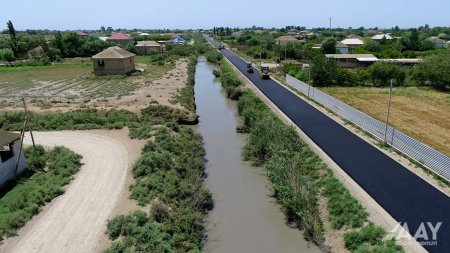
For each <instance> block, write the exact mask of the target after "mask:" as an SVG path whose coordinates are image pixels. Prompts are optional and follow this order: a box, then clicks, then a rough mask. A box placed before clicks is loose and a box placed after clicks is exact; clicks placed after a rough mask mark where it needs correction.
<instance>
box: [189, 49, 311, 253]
mask: <svg viewBox="0 0 450 253" xmlns="http://www.w3.org/2000/svg"><path fill="white" fill-rule="evenodd" d="M213 68H214V66H212V65H211V64H209V63H207V62H205V59H204V58H203V57H201V58H200V59H199V63H198V65H197V72H196V77H195V78H196V79H195V80H196V85H195V98H196V103H197V112H198V114H199V115H200V124H199V127H198V128H199V131H200V133H201V134H202V135H203V138H204V143H205V148H206V155H207V159H208V163H207V173H208V177H207V179H206V181H205V185H206V187H207V188H208V189H209V190H210V191H211V192H212V193H213V195H214V200H215V204H216V205H215V208H214V210H213V211H212V212H211V214H210V216H209V218H208V221H207V222H208V225H207V229H208V232H207V234H208V240H207V242H206V245H205V252H213V253H222V252H226V253H228V252H247V253H256V252H258V253H262V252H270V253H275V252H280V253H282V252H283V253H284V252H320V250H319V249H318V248H317V247H316V246H314V245H313V244H312V243H308V242H306V241H305V240H304V239H303V235H302V233H301V231H299V230H298V229H296V228H290V227H289V226H288V225H286V223H285V217H284V215H283V214H282V213H281V211H280V208H279V206H278V205H277V204H276V203H275V200H274V199H273V198H272V197H271V194H272V192H271V190H270V187H269V183H268V182H267V181H266V178H265V176H264V175H262V174H261V173H262V170H261V169H259V168H255V167H252V166H251V165H250V164H249V163H248V162H243V161H242V159H241V149H242V147H243V145H244V144H245V138H246V136H245V135H242V134H238V133H236V126H237V120H238V118H237V108H236V103H235V102H233V101H230V100H229V99H226V96H225V95H224V92H223V91H222V89H221V86H220V83H219V82H218V81H217V80H215V79H214V76H213V74H212V70H213Z"/></svg>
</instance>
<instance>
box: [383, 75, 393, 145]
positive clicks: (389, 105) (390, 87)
mask: <svg viewBox="0 0 450 253" xmlns="http://www.w3.org/2000/svg"><path fill="white" fill-rule="evenodd" d="M391 100H392V79H391V85H390V86H389V102H388V111H387V116H386V128H385V130H384V142H387V130H388V126H389V114H390V112H391Z"/></svg>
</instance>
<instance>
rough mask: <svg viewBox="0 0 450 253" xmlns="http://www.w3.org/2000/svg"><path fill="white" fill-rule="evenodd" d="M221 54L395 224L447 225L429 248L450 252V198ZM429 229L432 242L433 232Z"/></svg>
mask: <svg viewBox="0 0 450 253" xmlns="http://www.w3.org/2000/svg"><path fill="white" fill-rule="evenodd" d="M208 40H210V39H209V38H208ZM210 42H211V43H212V44H213V45H215V46H216V47H217V43H216V42H214V41H212V40H210ZM220 51H221V52H222V54H223V55H224V56H225V57H226V58H227V59H228V60H230V62H232V63H233V64H234V65H235V66H236V67H237V68H238V69H239V70H240V71H241V72H242V73H243V74H244V75H245V76H246V77H247V78H249V79H250V80H251V81H252V82H253V83H254V84H255V86H256V87H257V88H258V89H260V90H261V91H262V92H263V93H264V94H265V95H266V96H267V97H268V98H269V99H270V100H271V101H272V102H273V103H274V104H275V105H276V106H277V107H278V108H280V109H281V110H282V111H283V112H284V114H286V115H287V116H288V117H289V118H290V119H291V120H292V121H293V122H294V123H295V124H296V125H297V126H298V127H300V129H301V130H302V131H303V132H305V133H306V135H308V137H309V138H310V139H311V140H313V141H314V142H315V143H316V144H317V145H318V146H319V147H320V148H321V149H322V150H323V151H324V152H325V153H327V155H328V156H329V157H330V158H331V159H333V161H335V162H336V164H337V165H339V166H340V167H341V168H342V169H343V170H344V171H345V172H346V173H347V174H348V175H349V176H350V177H351V178H352V179H353V180H354V181H355V182H356V183H358V184H359V185H360V186H361V187H362V188H363V189H364V190H365V191H366V192H367V193H368V194H369V195H370V196H372V198H373V199H375V201H377V202H378V203H379V204H380V205H381V206H382V207H383V208H384V209H385V210H386V211H387V212H388V213H389V214H390V215H391V216H392V217H394V219H395V220H397V221H398V222H400V223H401V224H404V222H406V223H407V225H408V228H409V231H410V234H412V235H413V236H414V234H415V233H416V231H417V229H418V228H419V226H420V224H421V223H422V222H425V223H426V222H431V223H432V224H433V226H436V223H437V222H442V225H441V227H440V229H439V230H438V233H437V245H432V246H427V245H424V247H425V248H426V249H427V250H428V251H429V252H443V253H444V252H447V253H448V252H450V198H449V197H448V196H446V195H445V194H443V193H442V192H440V191H439V190H437V189H436V188H434V187H433V186H431V185H430V184H429V183H427V182H426V181H424V180H423V179H421V178H420V177H418V176H416V175H415V174H414V173H412V172H410V171H409V170H408V169H406V168H405V167H403V166H402V165H401V164H399V163H398V162H396V161H395V160H393V159H392V158H390V157H389V156H387V155H385V154H384V153H382V152H381V151H379V150H378V149H376V148H375V147H373V146H372V145H370V144H368V143H367V142H365V141H364V140H362V139H361V138H359V137H358V136H357V135H355V134H353V133H352V132H350V131H349V130H347V129H346V128H345V127H343V126H341V125H339V124H338V123H336V122H335V121H333V120H332V119H330V118H329V117H328V116H326V115H325V114H323V113H322V112H320V111H319V110H317V109H316V108H314V107H313V106H311V105H309V104H308V103H306V102H305V101H303V100H302V99H301V98H299V97H298V96H297V95H295V94H293V93H292V92H291V91H289V90H288V89H286V88H284V87H283V86H281V85H280V84H278V83H277V82H275V81H273V80H271V79H270V80H262V79H261V78H260V77H259V74H258V72H257V70H256V69H255V71H254V74H249V73H247V71H246V63H245V61H243V60H242V59H240V58H239V57H237V56H236V55H235V54H234V53H232V52H231V51H229V50H227V49H222V50H220ZM425 227H426V229H427V235H428V236H429V237H430V238H429V240H431V239H432V238H431V236H432V233H431V230H430V229H429V227H428V225H427V224H425ZM418 241H423V240H422V239H418Z"/></svg>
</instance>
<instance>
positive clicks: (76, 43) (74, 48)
mask: <svg viewBox="0 0 450 253" xmlns="http://www.w3.org/2000/svg"><path fill="white" fill-rule="evenodd" d="M63 44H64V57H78V56H80V54H81V52H80V48H81V47H82V45H83V39H82V38H80V36H78V34H76V33H73V32H71V33H66V34H64V36H63Z"/></svg>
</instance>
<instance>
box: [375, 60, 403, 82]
mask: <svg viewBox="0 0 450 253" xmlns="http://www.w3.org/2000/svg"><path fill="white" fill-rule="evenodd" d="M369 73H370V76H371V79H372V81H373V82H374V83H375V84H376V85H386V84H388V83H389V82H390V80H394V81H395V84H396V85H403V84H404V82H405V78H406V73H405V71H404V70H403V69H401V68H400V67H398V66H397V65H395V64H393V63H385V62H377V63H375V64H373V65H372V66H370V67H369Z"/></svg>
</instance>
